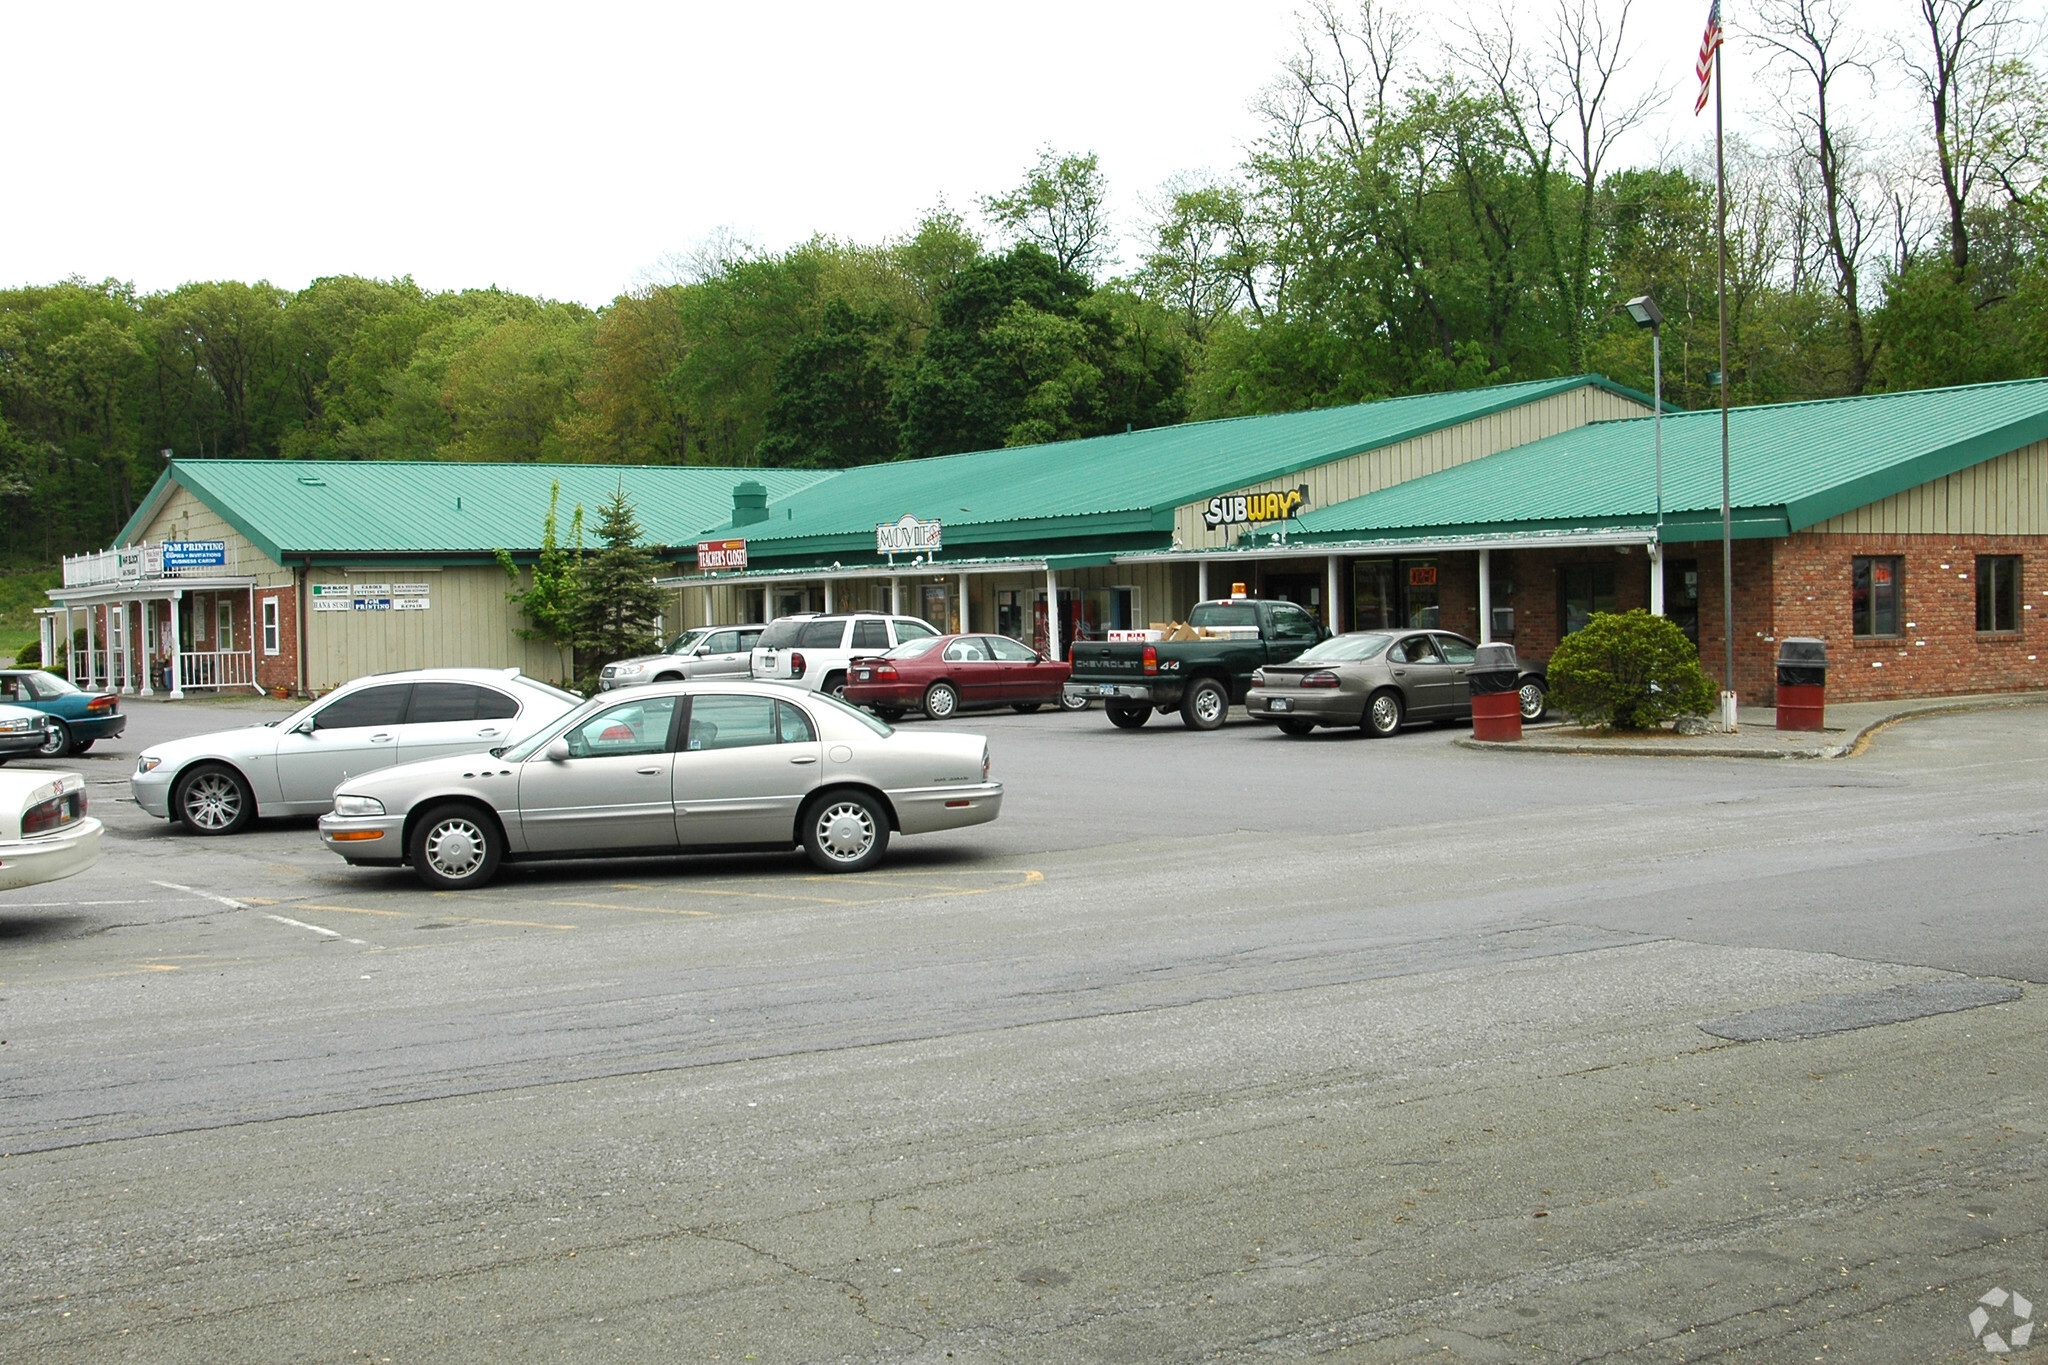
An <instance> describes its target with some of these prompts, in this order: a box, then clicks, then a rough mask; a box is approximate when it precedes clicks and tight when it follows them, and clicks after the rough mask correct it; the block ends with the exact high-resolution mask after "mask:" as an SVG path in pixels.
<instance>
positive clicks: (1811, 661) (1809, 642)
mask: <svg viewBox="0 0 2048 1365" xmlns="http://www.w3.org/2000/svg"><path fill="white" fill-rule="evenodd" d="M1827 698H1828V642H1827V641H1826V640H1813V639H1807V638H1804V637H1794V638H1792V639H1786V640H1780V641H1778V728H1779V729H1780V730H1820V729H1824V728H1826V722H1827V709H1828V708H1827Z"/></svg>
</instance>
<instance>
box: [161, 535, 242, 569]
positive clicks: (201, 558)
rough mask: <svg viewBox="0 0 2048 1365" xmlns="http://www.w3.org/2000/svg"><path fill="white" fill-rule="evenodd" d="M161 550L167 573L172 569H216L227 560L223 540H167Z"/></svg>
mask: <svg viewBox="0 0 2048 1365" xmlns="http://www.w3.org/2000/svg"><path fill="white" fill-rule="evenodd" d="M163 551H164V571H165V572H167V573H168V572H169V571H170V570H172V569H218V568H221V567H224V566H225V565H226V564H227V562H228V543H227V542H226V541H225V540H167V541H165V542H164V544H163Z"/></svg>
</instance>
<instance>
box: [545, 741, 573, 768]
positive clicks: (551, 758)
mask: <svg viewBox="0 0 2048 1365" xmlns="http://www.w3.org/2000/svg"><path fill="white" fill-rule="evenodd" d="M547 755H548V762H550V763H567V762H568V761H569V741H568V740H567V739H565V738H563V737H562V736H560V735H557V736H556V737H555V738H553V739H551V740H549V741H548V748H547Z"/></svg>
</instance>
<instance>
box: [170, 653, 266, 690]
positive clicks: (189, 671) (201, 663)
mask: <svg viewBox="0 0 2048 1365" xmlns="http://www.w3.org/2000/svg"><path fill="white" fill-rule="evenodd" d="M178 684H179V686H180V687H254V686H255V685H256V661H255V660H254V659H252V658H250V657H249V651H248V650H246V649H245V650H242V651H240V652H236V651H234V650H213V651H206V652H201V653H197V654H193V653H181V654H179V655H178Z"/></svg>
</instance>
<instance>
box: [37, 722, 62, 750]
mask: <svg viewBox="0 0 2048 1365" xmlns="http://www.w3.org/2000/svg"><path fill="white" fill-rule="evenodd" d="M42 751H43V752H44V753H46V754H61V753H63V752H64V732H63V731H62V730H59V729H57V728H56V727H54V726H52V727H51V729H50V731H49V733H47V734H45V735H44V736H43V749H42Z"/></svg>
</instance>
